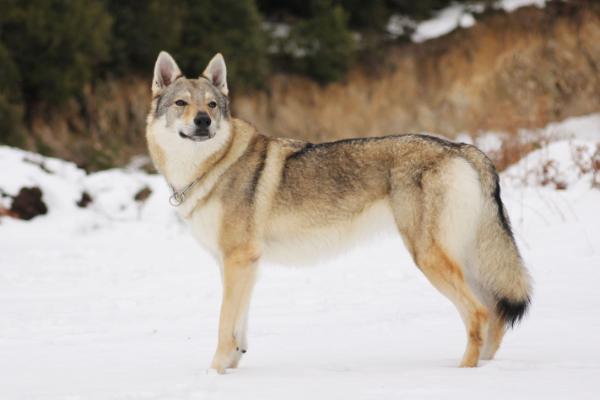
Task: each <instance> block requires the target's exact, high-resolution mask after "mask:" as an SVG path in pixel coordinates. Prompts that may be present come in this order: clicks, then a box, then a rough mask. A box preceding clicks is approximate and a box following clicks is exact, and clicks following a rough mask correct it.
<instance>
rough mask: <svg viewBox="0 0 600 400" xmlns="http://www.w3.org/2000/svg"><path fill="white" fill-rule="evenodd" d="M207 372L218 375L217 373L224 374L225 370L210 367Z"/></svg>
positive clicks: (207, 373)
mask: <svg viewBox="0 0 600 400" xmlns="http://www.w3.org/2000/svg"><path fill="white" fill-rule="evenodd" d="M205 373H206V375H211V376H217V375H223V374H224V373H225V370H222V371H219V370H216V369H214V368H212V367H210V368H209V369H207V370H206V371H205Z"/></svg>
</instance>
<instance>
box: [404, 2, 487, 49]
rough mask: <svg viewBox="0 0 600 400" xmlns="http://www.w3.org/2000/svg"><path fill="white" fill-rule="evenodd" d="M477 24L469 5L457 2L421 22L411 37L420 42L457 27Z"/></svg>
mask: <svg viewBox="0 0 600 400" xmlns="http://www.w3.org/2000/svg"><path fill="white" fill-rule="evenodd" d="M474 24H475V18H474V17H473V15H472V14H470V13H469V12H468V11H467V7H466V6H464V5H460V4H455V5H452V6H449V7H446V8H444V9H443V10H441V11H439V12H438V13H437V14H436V16H435V17H434V18H431V19H428V20H426V21H423V22H420V23H419V24H418V25H417V27H416V29H415V32H414V33H413V34H412V36H411V39H412V41H413V42H416V43H420V42H424V41H426V40H429V39H433V38H436V37H439V36H443V35H445V34H447V33H449V32H451V31H453V30H454V29H456V28H457V27H459V26H460V27H463V28H468V27H470V26H473V25H474Z"/></svg>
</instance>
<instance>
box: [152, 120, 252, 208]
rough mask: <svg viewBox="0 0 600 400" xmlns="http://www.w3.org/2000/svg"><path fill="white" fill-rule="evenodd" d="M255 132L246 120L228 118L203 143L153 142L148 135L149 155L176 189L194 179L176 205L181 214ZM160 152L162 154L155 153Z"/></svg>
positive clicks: (200, 195)
mask: <svg viewBox="0 0 600 400" xmlns="http://www.w3.org/2000/svg"><path fill="white" fill-rule="evenodd" d="M257 134H258V133H257V132H256V130H255V128H254V127H253V126H251V125H250V124H248V123H246V122H245V121H242V120H238V119H231V120H230V121H227V122H225V123H223V122H222V123H221V127H220V129H219V131H218V132H217V135H216V136H215V137H214V138H213V139H211V140H208V141H206V142H200V143H194V142H190V143H186V142H184V141H179V142H175V143H168V144H165V143H156V144H155V145H153V144H151V140H150V138H149V144H150V152H151V154H152V158H153V159H154V161H155V164H156V165H157V167H158V169H159V171H160V172H161V173H162V174H163V176H164V177H165V179H166V180H167V183H168V184H169V185H170V186H171V187H172V188H173V189H174V190H175V191H182V190H183V189H184V188H186V187H187V186H188V185H190V184H191V183H192V182H195V184H194V185H193V186H192V187H191V188H190V190H189V192H188V193H186V196H185V200H184V201H183V203H181V204H180V205H179V206H178V211H179V212H180V213H181V214H182V215H183V216H188V215H189V214H190V213H191V211H192V210H193V209H194V207H195V205H196V203H197V202H198V201H199V200H201V199H203V198H204V197H205V196H206V195H207V194H209V193H210V191H211V190H212V188H213V187H214V186H215V184H216V183H217V181H218V179H219V178H220V177H221V175H222V174H223V173H225V171H227V169H228V168H229V167H230V166H231V165H233V163H234V162H235V161H236V160H237V159H238V158H239V157H241V155H242V154H243V153H244V151H245V150H246V148H247V146H248V144H249V143H250V141H251V140H252V138H253V137H254V136H255V135H257ZM153 147H155V148H154V149H153ZM160 152H162V154H157V153H160ZM153 153H154V154H153Z"/></svg>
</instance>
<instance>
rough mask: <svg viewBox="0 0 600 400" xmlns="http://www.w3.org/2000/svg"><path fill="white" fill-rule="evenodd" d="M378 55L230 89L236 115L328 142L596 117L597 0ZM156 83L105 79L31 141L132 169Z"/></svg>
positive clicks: (497, 17)
mask: <svg viewBox="0 0 600 400" xmlns="http://www.w3.org/2000/svg"><path fill="white" fill-rule="evenodd" d="M380 57H381V58H380V59H376V60H375V59H372V58H371V59H369V60H362V62H360V61H361V60H359V63H358V64H359V65H357V67H356V68H355V69H354V70H353V71H351V72H350V74H349V75H348V77H347V78H346V79H345V81H344V82H340V83H335V84H331V85H328V86H320V85H319V84H317V83H315V82H313V81H310V80H308V79H306V78H302V77H294V76H284V75H277V76H274V77H273V78H272V79H271V80H270V82H268V84H267V90H265V91H263V92H259V93H247V94H241V93H237V94H236V93H235V88H233V91H234V97H233V110H234V115H236V116H238V117H241V118H244V119H246V120H248V121H251V122H252V123H254V124H255V125H256V126H257V127H258V128H259V129H261V130H262V131H263V132H265V133H268V134H271V135H281V136H289V137H296V138H302V139H307V140H313V141H322V140H330V139H336V138H342V137H352V136H373V135H385V134H392V133H401V132H419V131H429V132H437V133H442V134H446V135H449V136H453V135H455V134H456V133H459V132H469V133H473V134H476V133H477V132H479V131H484V130H491V129H494V130H506V131H513V130H515V129H517V128H520V127H527V128H532V127H538V126H543V125H545V124H547V123H548V122H550V121H554V120H560V119H563V118H565V117H568V116H574V115H582V114H586V113H591V112H597V111H600V4H598V3H597V2H592V1H586V2H583V1H579V2H576V1H572V2H569V3H551V4H549V5H547V6H546V8H544V9H538V8H535V7H527V8H523V9H520V10H518V11H516V12H514V13H511V14H505V13H503V12H500V11H495V12H491V13H488V14H485V15H482V16H480V18H479V20H478V22H477V24H475V26H473V27H472V28H469V29H464V30H457V31H455V32H453V33H451V34H449V35H446V36H444V37H441V38H438V39H435V40H430V41H428V42H425V43H421V44H412V43H406V44H399V45H397V46H394V47H393V48H391V49H389V50H388V51H387V52H386V54H385V55H384V56H380ZM148 70H149V71H150V70H151V68H150V66H149V69H148ZM149 82H150V77H147V79H141V78H133V79H127V80H121V81H119V82H104V83H102V84H99V85H97V86H96V87H95V88H94V89H93V90H92V89H90V90H89V93H87V94H86V96H85V97H84V99H82V100H80V101H79V102H73V103H72V104H71V105H70V106H68V107H67V108H66V110H65V111H64V112H63V113H61V114H58V115H57V114H53V115H50V116H49V115H44V113H41V112H39V113H35V112H34V113H33V115H32V138H37V139H31V143H30V144H31V145H32V146H33V145H34V144H35V143H38V145H39V144H40V143H42V142H43V145H44V146H46V147H47V148H48V149H49V150H50V151H51V152H53V153H55V154H57V155H60V156H62V157H65V158H70V159H73V160H75V161H76V162H78V163H80V164H82V165H89V166H93V165H98V164H100V165H102V164H104V163H106V164H109V163H110V162H117V163H123V162H125V161H126V160H127V159H128V158H129V157H130V156H131V155H132V154H139V153H142V152H144V134H143V132H144V123H145V116H146V112H147V107H148V104H149V96H150V94H149ZM91 159H92V160H95V161H93V162H90V160H91Z"/></svg>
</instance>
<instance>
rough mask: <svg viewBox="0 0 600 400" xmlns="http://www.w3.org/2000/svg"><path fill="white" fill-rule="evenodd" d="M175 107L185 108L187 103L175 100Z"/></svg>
mask: <svg viewBox="0 0 600 400" xmlns="http://www.w3.org/2000/svg"><path fill="white" fill-rule="evenodd" d="M175 105H176V106H179V107H183V106H187V103H186V102H185V101H183V100H177V101H176V102H175Z"/></svg>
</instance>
